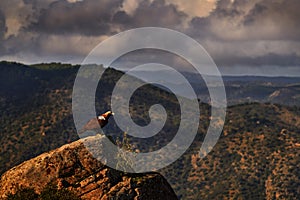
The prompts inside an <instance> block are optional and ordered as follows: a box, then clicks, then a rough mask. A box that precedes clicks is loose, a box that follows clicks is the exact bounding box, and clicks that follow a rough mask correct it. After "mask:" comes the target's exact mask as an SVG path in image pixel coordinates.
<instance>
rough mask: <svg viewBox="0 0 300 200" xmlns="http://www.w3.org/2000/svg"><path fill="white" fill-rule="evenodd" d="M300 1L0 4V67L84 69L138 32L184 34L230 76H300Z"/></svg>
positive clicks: (8, 0) (18, 0)
mask: <svg viewBox="0 0 300 200" xmlns="http://www.w3.org/2000/svg"><path fill="white" fill-rule="evenodd" d="M299 10H300V1H299V0H251V1H250V0H1V1H0V60H13V61H18V62H25V63H38V62H50V61H56V62H57V61H59V62H70V63H81V62H82V61H83V59H84V58H85V57H86V56H87V54H88V53H89V52H90V51H91V50H92V49H93V48H94V47H95V46H96V45H97V44H99V43H100V42H101V41H103V40H104V39H106V38H108V37H110V36H112V35H114V34H117V33H119V32H122V31H125V30H129V29H132V28H137V27H145V26H158V27H165V28H170V29H174V30H177V31H180V32H183V33H185V34H187V35H188V36H190V37H192V38H194V39H195V40H197V41H198V42H199V43H200V44H202V45H203V46H204V48H205V49H206V50H207V52H208V53H209V54H210V55H211V57H212V58H213V59H214V61H215V63H216V64H217V66H218V67H219V69H220V71H221V72H223V73H225V74H257V75H294V76H300V66H299V65H300V20H299V19H300V12H299Z"/></svg>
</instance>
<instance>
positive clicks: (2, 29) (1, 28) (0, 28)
mask: <svg viewBox="0 0 300 200" xmlns="http://www.w3.org/2000/svg"><path fill="white" fill-rule="evenodd" d="M6 31H7V28H6V25H5V16H4V14H3V13H2V11H1V10H0V41H2V40H3V38H4V34H5V33H6Z"/></svg>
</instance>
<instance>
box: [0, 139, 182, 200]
mask: <svg viewBox="0 0 300 200" xmlns="http://www.w3.org/2000/svg"><path fill="white" fill-rule="evenodd" d="M84 140H85V141H84V142H89V143H92V144H95V145H101V144H102V143H103V142H102V141H103V136H96V137H88V138H85V139H84ZM84 142H83V141H82V140H78V141H76V142H73V143H71V144H67V145H64V146H62V147H60V148H58V149H55V150H53V151H50V152H48V153H44V154H42V155H39V156H38V157H36V158H33V159H31V160H28V161H26V162H23V163H22V164H20V165H18V166H16V167H14V168H12V169H11V170H9V171H7V172H6V173H5V174H3V176H2V177H1V180H0V198H1V197H2V198H5V197H6V196H7V195H8V194H11V193H12V194H15V193H16V192H17V191H18V190H19V189H20V188H23V189H25V188H31V189H34V191H35V192H36V193H37V194H39V193H41V192H42V191H43V190H44V189H45V188H46V187H47V186H48V185H51V184H52V185H55V186H57V187H58V189H60V190H62V189H67V190H69V191H72V192H73V193H74V194H76V196H78V197H80V198H81V199H87V200H92V199H95V200H96V199H99V200H108V199H136V200H143V199H145V200H146V199H158V200H159V199H166V200H174V199H177V197H176V195H175V193H174V191H173V190H172V188H171V187H170V185H169V184H168V182H167V181H166V180H165V179H164V178H163V177H162V176H161V175H159V174H158V173H147V174H125V173H121V172H120V171H117V170H114V169H111V168H108V167H106V166H105V165H103V164H102V163H100V162H99V161H97V160H96V159H95V158H93V156H92V155H91V154H90V152H89V151H88V150H87V149H86V148H85V147H84V144H83V143H84Z"/></svg>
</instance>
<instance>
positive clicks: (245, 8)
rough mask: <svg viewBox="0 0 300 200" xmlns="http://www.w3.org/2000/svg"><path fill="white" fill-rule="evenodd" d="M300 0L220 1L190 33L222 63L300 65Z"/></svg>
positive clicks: (195, 21) (194, 21)
mask: <svg viewBox="0 0 300 200" xmlns="http://www.w3.org/2000/svg"><path fill="white" fill-rule="evenodd" d="M299 10H300V1H298V0H289V1H285V0H277V1H271V0H253V1H248V0H236V1H234V3H230V1H229V0H220V1H219V2H218V4H217V7H216V9H215V10H214V11H213V12H212V13H211V15H210V16H209V17H207V18H199V17H196V18H194V19H193V20H192V21H191V26H190V29H189V34H190V35H192V36H193V37H195V38H197V39H198V41H200V42H202V44H203V46H204V47H205V48H206V49H207V50H208V52H209V53H210V54H211V56H212V57H213V58H214V60H215V61H216V63H217V64H218V65H219V66H224V65H226V66H230V65H245V66H248V67H249V66H257V65H274V66H275V65H280V66H288V65H289V66H299V65H300V59H299V57H300V29H299V27H300V20H299V19H300V12H299Z"/></svg>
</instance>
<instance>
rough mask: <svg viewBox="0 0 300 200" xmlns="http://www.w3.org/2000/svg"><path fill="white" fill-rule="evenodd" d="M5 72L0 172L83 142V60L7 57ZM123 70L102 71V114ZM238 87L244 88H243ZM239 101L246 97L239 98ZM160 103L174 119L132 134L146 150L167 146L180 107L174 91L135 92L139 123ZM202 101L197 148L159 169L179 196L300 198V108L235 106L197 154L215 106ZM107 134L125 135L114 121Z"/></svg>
mask: <svg viewBox="0 0 300 200" xmlns="http://www.w3.org/2000/svg"><path fill="white" fill-rule="evenodd" d="M60 66H62V67H61V68H60ZM0 70H1V73H0V76H1V78H0V82H1V83H0V102H1V104H0V106H1V113H0V126H1V127H0V137H1V140H0V174H2V173H4V172H5V171H6V170H8V169H10V168H12V167H13V166H16V165H17V164H20V163H22V162H23V161H25V160H28V159H31V158H34V157H36V156H38V155H40V154H41V153H43V152H48V151H50V150H52V149H56V148H58V147H60V146H62V145H64V144H66V143H70V142H72V141H75V140H78V136H77V134H76V131H75V127H74V122H73V119H72V113H71V94H72V87H73V82H74V79H75V75H76V72H77V70H78V66H71V65H62V64H59V63H52V64H50V65H49V64H40V65H35V66H26V65H22V64H18V63H7V62H1V63H0ZM122 74H123V73H122V72H119V71H116V70H114V69H110V68H109V69H107V70H106V71H105V73H104V74H103V76H102V79H101V81H100V82H99V85H98V88H100V89H99V90H97V94H96V110H97V112H98V113H102V112H104V111H106V110H108V109H110V95H111V92H112V89H113V88H114V85H115V83H116V81H117V80H118V79H119V78H120V77H121V76H122ZM235 81H236V80H234V82H235ZM235 83H236V82H235ZM246 84H247V83H246ZM288 84H291V83H288ZM232 86H233V87H235V86H234V85H232ZM250 86H251V84H250ZM250 86H249V87H250ZM226 87H228V86H226ZM251 87H253V89H251V91H252V92H251V93H253V95H257V94H258V93H259V92H258V93H256V91H259V89H260V86H259V85H254V86H251ZM284 87H286V83H284ZM288 87H293V88H294V89H295V90H294V92H293V93H292V94H293V95H294V94H295V91H299V90H298V86H297V85H295V84H293V85H289V86H288ZM226 89H227V88H226ZM261 89H262V90H264V88H261ZM279 89H280V88H279ZM235 90H236V91H237V92H241V93H243V91H244V90H243V89H242V87H240V88H236V89H235ZM227 93H228V90H227ZM228 94H229V95H231V94H232V93H230V92H229V93H228ZM270 94H272V92H271V91H270ZM279 94H284V95H283V96H282V97H284V99H292V98H291V96H289V95H292V94H291V93H288V92H287V93H282V92H281V93H279ZM258 95H259V94H258ZM271 96H272V97H274V98H276V97H279V96H280V95H277V93H275V94H273V95H271ZM145 97H147V98H145ZM150 97H151V98H150ZM236 97H238V95H237V96H236ZM200 100H201V101H202V99H200ZM292 100H293V99H292ZM296 100H297V99H296ZM236 101H237V102H243V100H241V101H239V99H238V98H237V99H236ZM155 103H161V104H162V105H163V106H164V107H165V108H166V110H167V113H168V114H169V115H168V116H170V117H168V120H167V122H166V124H165V127H164V128H163V130H162V131H161V132H160V133H159V134H158V135H156V136H154V137H151V138H150V139H137V138H129V139H130V142H131V143H132V144H134V145H136V146H137V148H138V149H139V150H140V151H142V152H147V151H153V150H156V149H159V148H160V147H162V146H164V145H166V144H167V143H168V142H169V141H170V140H171V139H172V138H173V137H174V133H176V131H177V129H178V124H179V121H180V109H179V105H178V102H177V99H176V97H175V96H174V95H172V94H170V93H168V92H167V91H165V90H162V89H159V88H157V87H154V86H151V85H146V86H143V87H141V88H139V89H138V90H137V91H136V92H135V94H134V96H133V97H132V99H131V101H130V106H131V107H130V112H131V115H132V117H133V120H134V121H135V122H136V123H138V124H140V125H146V124H148V123H149V116H148V110H149V107H150V106H151V105H153V104H155ZM295 105H297V104H295ZM199 106H200V110H201V119H200V126H199V131H198V134H197V136H196V139H195V141H194V143H193V144H192V146H191V148H190V149H189V150H188V151H187V152H186V153H185V154H184V155H183V156H182V157H181V158H180V159H179V160H178V161H176V162H175V163H173V164H172V165H170V166H168V167H166V168H164V169H162V170H160V171H159V172H160V173H161V174H162V175H164V177H165V178H166V179H167V181H168V182H169V183H170V184H171V186H172V188H173V189H174V190H175V192H176V194H177V195H178V197H181V198H182V199H228V198H232V199H234V198H237V199H274V198H275V197H277V198H280V199H282V198H284V199H297V197H299V196H300V187H299V185H300V184H299V183H300V180H299V177H300V174H299V170H297V167H298V163H299V161H300V153H299V152H300V151H299V148H300V134H299V130H300V129H299V128H300V108H299V107H297V106H292V107H289V106H283V105H279V104H270V103H267V104H261V103H244V104H239V105H234V106H230V107H229V108H228V110H227V118H226V123H225V127H224V130H223V134H222V135H221V138H220V139H219V141H218V143H217V144H216V146H215V147H214V149H213V151H212V152H210V153H209V154H208V155H207V156H206V157H205V158H204V159H203V160H199V159H198V158H197V156H196V155H197V154H198V153H199V148H200V146H201V141H202V140H203V137H204V135H205V133H206V129H207V126H208V123H209V117H210V108H209V106H208V105H207V104H203V103H201V104H199ZM105 132H106V133H108V134H109V135H111V136H112V138H114V139H116V138H118V137H122V134H123V133H122V131H120V130H119V129H118V127H117V126H116V124H115V122H114V120H113V119H112V120H111V121H110V123H109V125H108V126H107V127H105ZM201 153H205V152H201ZM154 164H155V163H154Z"/></svg>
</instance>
